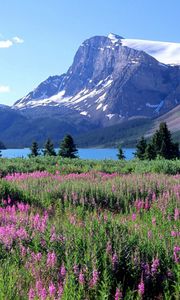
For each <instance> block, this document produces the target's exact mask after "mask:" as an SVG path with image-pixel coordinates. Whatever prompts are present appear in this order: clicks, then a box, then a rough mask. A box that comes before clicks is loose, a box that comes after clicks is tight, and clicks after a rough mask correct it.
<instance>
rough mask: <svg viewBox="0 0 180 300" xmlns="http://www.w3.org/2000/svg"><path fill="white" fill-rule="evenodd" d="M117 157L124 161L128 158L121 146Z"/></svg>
mask: <svg viewBox="0 0 180 300" xmlns="http://www.w3.org/2000/svg"><path fill="white" fill-rule="evenodd" d="M117 157H118V159H119V160H124V159H125V158H126V157H125V155H124V152H123V150H122V147H121V145H119V147H118V154H117Z"/></svg>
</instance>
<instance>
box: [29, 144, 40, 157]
mask: <svg viewBox="0 0 180 300" xmlns="http://www.w3.org/2000/svg"><path fill="white" fill-rule="evenodd" d="M30 150H31V153H30V154H29V157H36V156H38V155H40V153H39V146H38V143H37V142H35V141H34V142H33V143H32V146H31V148H30Z"/></svg>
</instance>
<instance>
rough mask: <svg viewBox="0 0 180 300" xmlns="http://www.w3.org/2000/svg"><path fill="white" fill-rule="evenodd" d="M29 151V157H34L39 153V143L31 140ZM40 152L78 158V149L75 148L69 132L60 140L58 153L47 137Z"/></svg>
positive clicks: (47, 154) (45, 154)
mask: <svg viewBox="0 0 180 300" xmlns="http://www.w3.org/2000/svg"><path fill="white" fill-rule="evenodd" d="M30 150H31V153H30V154H29V157H36V156H39V155H41V151H40V149H39V145H38V143H37V142H35V141H34V142H33V143H32V146H31V148H30ZM42 154H43V155H44V156H56V155H59V156H61V157H67V158H78V150H77V148H76V145H75V143H74V140H73V138H72V136H71V135H70V134H67V135H66V136H65V137H64V139H63V140H62V142H61V143H60V149H59V151H58V153H56V151H55V149H54V144H53V142H52V141H51V139H50V138H48V139H47V141H46V143H45V145H44V149H43V150H42Z"/></svg>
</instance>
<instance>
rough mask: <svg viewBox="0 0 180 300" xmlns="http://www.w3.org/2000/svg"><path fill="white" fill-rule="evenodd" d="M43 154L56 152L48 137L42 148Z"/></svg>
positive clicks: (54, 153)
mask: <svg viewBox="0 0 180 300" xmlns="http://www.w3.org/2000/svg"><path fill="white" fill-rule="evenodd" d="M43 154H44V156H56V152H55V150H54V144H53V143H52V141H51V140H50V139H47V141H46V143H45V145H44V150H43Z"/></svg>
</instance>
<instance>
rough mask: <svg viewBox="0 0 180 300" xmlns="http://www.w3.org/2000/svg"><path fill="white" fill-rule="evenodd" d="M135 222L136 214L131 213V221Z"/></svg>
mask: <svg viewBox="0 0 180 300" xmlns="http://www.w3.org/2000/svg"><path fill="white" fill-rule="evenodd" d="M135 220H136V214H135V213H133V214H132V221H135Z"/></svg>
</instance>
